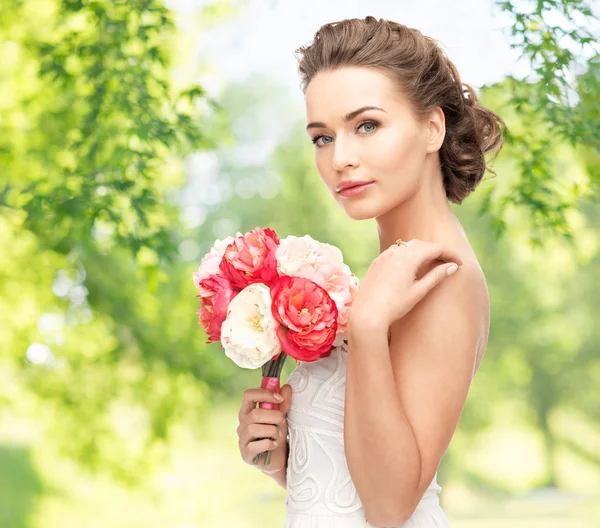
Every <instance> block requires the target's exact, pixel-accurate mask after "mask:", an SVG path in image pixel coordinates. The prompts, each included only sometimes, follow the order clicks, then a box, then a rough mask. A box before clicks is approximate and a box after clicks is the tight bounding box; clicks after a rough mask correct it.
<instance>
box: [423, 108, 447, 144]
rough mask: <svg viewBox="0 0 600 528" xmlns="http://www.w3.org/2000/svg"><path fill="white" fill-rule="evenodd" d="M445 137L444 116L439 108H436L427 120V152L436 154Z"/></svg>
mask: <svg viewBox="0 0 600 528" xmlns="http://www.w3.org/2000/svg"><path fill="white" fill-rule="evenodd" d="M444 137H446V116H445V115H444V111H443V110H442V108H441V107H440V106H436V107H435V108H434V109H433V110H432V111H431V114H429V118H428V120H427V152H436V151H438V150H440V148H442V143H443V142H444Z"/></svg>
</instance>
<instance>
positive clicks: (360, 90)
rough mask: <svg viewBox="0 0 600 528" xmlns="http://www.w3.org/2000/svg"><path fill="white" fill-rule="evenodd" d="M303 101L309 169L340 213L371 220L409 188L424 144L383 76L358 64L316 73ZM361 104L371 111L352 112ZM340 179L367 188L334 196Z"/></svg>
mask: <svg viewBox="0 0 600 528" xmlns="http://www.w3.org/2000/svg"><path fill="white" fill-rule="evenodd" d="M305 102H306V115H307V122H308V126H307V132H308V134H309V136H310V137H311V139H312V140H313V142H314V143H315V161H316V165H317V170H318V172H319V174H320V176H321V178H322V179H323V181H324V182H325V185H327V188H328V190H329V192H330V193H331V194H332V195H333V197H334V198H335V200H336V201H337V202H338V203H339V204H340V205H341V206H342V207H343V208H344V210H345V211H346V214H348V216H350V217H351V218H353V219H355V220H363V219H366V218H375V217H377V216H379V215H381V214H383V213H385V212H387V211H389V210H390V209H392V208H393V207H395V206H396V205H398V204H400V203H402V202H403V201H405V200H406V199H408V198H410V197H411V196H412V195H413V194H414V193H415V192H417V190H418V189H419V186H420V185H421V184H422V181H423V178H422V174H423V169H424V164H425V160H426V155H427V153H428V152H431V151H432V146H431V144H430V142H429V141H428V133H427V126H426V125H423V124H420V123H419V122H418V121H417V120H416V119H415V117H414V116H413V114H412V113H411V106H410V103H409V101H408V100H406V99H405V98H404V96H403V95H401V94H399V93H398V91H397V89H396V88H395V86H394V84H393V82H392V80H391V79H390V78H389V77H387V76H386V75H384V74H383V73H381V72H379V71H377V70H375V69H372V68H363V67H344V68H341V69H338V70H335V71H332V72H320V73H318V74H317V75H315V77H313V79H312V80H311V82H310V83H309V85H308V87H307V90H306V94H305ZM365 107H377V108H378V109H375V108H372V109H369V110H364V111H361V112H359V110H361V109H363V108H365ZM438 148H439V147H438ZM436 150H437V149H436ZM348 180H360V181H365V182H369V185H367V186H365V187H363V188H362V191H361V192H357V191H359V190H360V189H359V188H357V189H356V190H355V191H354V193H352V192H347V193H340V192H339V186H340V185H341V184H343V183H344V182H346V181H348Z"/></svg>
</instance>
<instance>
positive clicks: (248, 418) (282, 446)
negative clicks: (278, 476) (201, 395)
mask: <svg viewBox="0 0 600 528" xmlns="http://www.w3.org/2000/svg"><path fill="white" fill-rule="evenodd" d="M281 396H283V398H284V399H283V401H278V400H277V399H275V397H274V392H273V391H272V390H268V389H263V388H260V387H259V388H256V389H246V390H245V391H244V394H243V396H242V405H241V408H240V412H239V414H238V420H239V426H238V428H237V435H238V438H239V441H238V446H239V449H240V453H241V455H242V459H243V460H244V462H246V463H247V464H250V465H251V466H255V467H258V468H259V469H261V470H262V471H265V472H269V471H271V472H272V471H273V470H275V471H276V470H278V469H283V468H284V467H285V465H286V463H287V445H286V444H287V433H288V425H287V419H286V415H287V411H288V409H289V408H290V405H291V402H292V387H291V386H290V385H289V384H285V385H283V386H282V387H281ZM260 402H270V403H276V404H278V405H279V410H275V409H260V408H259V407H257V406H256V404H257V403H260ZM261 439H262V440H261ZM275 442H277V445H275ZM263 451H272V453H271V463H270V464H269V466H265V465H264V459H265V457H264V456H263V457H261V459H260V461H259V463H258V464H253V462H252V461H253V459H254V457H255V456H256V455H257V454H258V453H262V452H263Z"/></svg>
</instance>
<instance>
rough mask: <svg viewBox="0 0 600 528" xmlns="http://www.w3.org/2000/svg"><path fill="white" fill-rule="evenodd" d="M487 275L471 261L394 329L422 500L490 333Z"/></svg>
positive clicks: (394, 354) (393, 352)
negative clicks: (418, 462)
mask: <svg viewBox="0 0 600 528" xmlns="http://www.w3.org/2000/svg"><path fill="white" fill-rule="evenodd" d="M481 280H482V279H481V277H480V275H479V273H478V269H475V268H474V267H472V266H469V265H467V263H466V262H465V264H464V265H463V267H462V268H461V269H460V271H459V272H458V273H456V274H454V275H452V276H450V277H448V278H446V279H444V280H443V281H442V282H441V283H440V284H439V285H437V286H436V287H435V288H433V289H432V290H431V291H430V292H429V293H428V294H427V295H426V296H425V297H424V298H423V299H422V300H421V301H420V302H419V303H418V304H417V305H416V306H415V307H414V308H413V309H412V310H411V311H410V312H409V313H408V314H406V315H405V316H404V317H402V318H401V319H399V320H398V321H396V322H395V323H394V324H392V325H391V328H390V359H391V363H392V369H393V373H394V378H395V381H396V386H397V389H398V394H399V398H400V402H401V405H402V408H403V410H404V412H405V414H406V417H407V419H408V421H409V423H410V425H411V428H412V430H413V433H414V435H415V439H416V442H417V446H418V450H419V454H420V459H421V474H420V480H419V485H418V489H417V490H416V491H415V498H414V499H415V501H416V502H418V501H419V500H420V499H421V497H422V496H423V493H424V492H425V490H426V489H427V487H428V486H429V484H430V483H431V481H432V479H433V476H434V474H435V472H436V471H437V468H438V465H439V463H440V460H441V459H442V457H443V456H444V454H445V452H446V450H447V448H448V445H449V444H450V440H451V438H452V435H453V434H454V431H455V429H456V426H457V425H458V421H459V418H460V415H461V413H462V409H463V407H464V404H465V400H466V397H467V393H468V391H469V387H470V384H471V381H472V376H473V371H474V365H475V361H476V356H477V351H478V349H479V347H480V346H481V345H482V342H481V340H482V339H485V336H486V335H487V329H486V328H485V327H486V321H487V317H486V316H485V315H486V314H483V313H482V306H483V305H484V304H485V303H483V302H482V289H481V282H480V281H481ZM486 295H487V293H486ZM416 502H415V504H414V506H416Z"/></svg>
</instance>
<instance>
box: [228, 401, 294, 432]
mask: <svg viewBox="0 0 600 528" xmlns="http://www.w3.org/2000/svg"><path fill="white" fill-rule="evenodd" d="M252 423H259V424H265V425H269V424H272V425H277V426H281V425H285V424H286V423H287V422H286V419H285V416H284V414H283V413H282V412H281V410H276V409H261V408H259V407H257V408H255V409H251V410H250V412H249V413H248V414H247V415H246V416H244V417H242V419H241V420H240V423H239V425H238V427H237V433H238V436H241V435H242V433H243V431H244V430H245V429H246V427H248V425H249V424H252Z"/></svg>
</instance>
